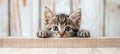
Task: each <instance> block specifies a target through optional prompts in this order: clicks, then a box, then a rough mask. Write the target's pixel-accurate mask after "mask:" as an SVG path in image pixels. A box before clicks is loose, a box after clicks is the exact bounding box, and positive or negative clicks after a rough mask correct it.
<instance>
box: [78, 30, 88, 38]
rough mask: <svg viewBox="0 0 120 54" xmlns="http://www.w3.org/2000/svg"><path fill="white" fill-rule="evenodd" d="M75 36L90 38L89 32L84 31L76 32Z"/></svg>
mask: <svg viewBox="0 0 120 54" xmlns="http://www.w3.org/2000/svg"><path fill="white" fill-rule="evenodd" d="M77 36H78V37H90V32H89V31H86V30H83V31H80V32H78V33H77Z"/></svg>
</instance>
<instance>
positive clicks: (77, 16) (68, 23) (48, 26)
mask: <svg viewBox="0 0 120 54" xmlns="http://www.w3.org/2000/svg"><path fill="white" fill-rule="evenodd" d="M44 16H45V30H40V31H39V32H38V33H37V37H39V38H47V37H90V33H89V31H87V30H80V29H79V28H80V22H81V10H80V9H78V10H76V11H74V12H73V13H72V14H71V15H70V16H69V15H66V14H58V15H55V14H54V13H53V12H52V11H51V10H50V9H49V8H47V7H45V13H44Z"/></svg>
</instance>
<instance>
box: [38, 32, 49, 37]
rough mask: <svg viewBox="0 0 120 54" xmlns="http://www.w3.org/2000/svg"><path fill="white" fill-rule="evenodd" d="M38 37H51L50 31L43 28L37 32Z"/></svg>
mask: <svg viewBox="0 0 120 54" xmlns="http://www.w3.org/2000/svg"><path fill="white" fill-rule="evenodd" d="M37 37H38V38H47V37H49V33H48V32H47V31H43V30H42V31H39V32H38V33H37Z"/></svg>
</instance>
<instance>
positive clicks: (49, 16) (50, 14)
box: [44, 7, 54, 24]
mask: <svg viewBox="0 0 120 54" xmlns="http://www.w3.org/2000/svg"><path fill="white" fill-rule="evenodd" d="M44 16H45V24H48V23H49V21H50V20H51V19H52V18H53V17H54V13H53V12H52V11H51V10H50V9H49V8H48V7H45V12H44Z"/></svg>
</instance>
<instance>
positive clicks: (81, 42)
mask: <svg viewBox="0 0 120 54" xmlns="http://www.w3.org/2000/svg"><path fill="white" fill-rule="evenodd" d="M0 47H1V48H94V47H97V48H101V47H120V38H106V37H103V38H0Z"/></svg>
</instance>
